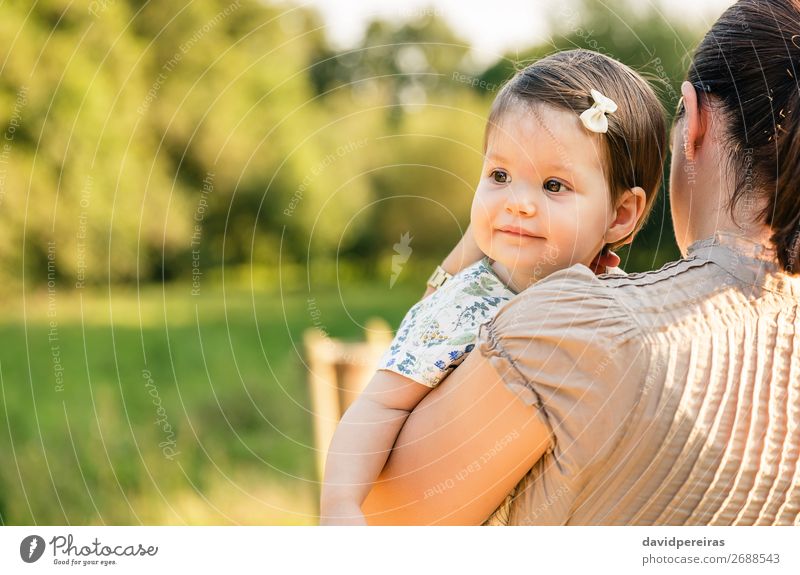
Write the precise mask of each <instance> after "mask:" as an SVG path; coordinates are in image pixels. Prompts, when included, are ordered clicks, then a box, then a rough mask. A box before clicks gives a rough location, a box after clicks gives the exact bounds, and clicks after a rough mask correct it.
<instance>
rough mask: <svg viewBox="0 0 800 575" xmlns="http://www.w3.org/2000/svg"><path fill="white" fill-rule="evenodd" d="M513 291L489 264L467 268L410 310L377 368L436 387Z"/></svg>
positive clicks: (455, 365)
mask: <svg viewBox="0 0 800 575" xmlns="http://www.w3.org/2000/svg"><path fill="white" fill-rule="evenodd" d="M513 295H514V294H513V293H512V292H511V291H509V290H508V289H507V288H505V287H504V286H502V284H500V282H499V280H497V279H496V278H495V277H494V276H492V275H491V274H490V273H489V272H488V270H487V269H486V268H485V267H482V266H480V265H476V266H475V267H474V268H470V269H468V270H466V271H465V273H464V274H463V275H461V274H460V275H459V276H456V278H455V281H453V282H452V283H451V284H449V285H448V284H446V285H445V286H444V287H443V288H441V289H440V290H439V291H437V292H435V293H434V294H433V295H431V296H430V297H427V298H425V299H423V300H422V301H420V302H418V303H417V304H416V305H415V306H413V307H412V308H411V309H410V310H409V311H408V313H407V314H406V316H405V318H404V319H403V321H402V323H401V324H400V327H399V328H398V330H397V335H396V336H395V338H394V340H393V341H392V344H391V346H390V347H389V349H388V350H387V351H386V353H385V354H384V355H383V357H382V358H381V360H380V361H379V363H378V369H385V370H389V371H394V372H395V373H399V374H400V375H403V376H405V377H407V378H409V379H411V380H413V381H416V382H418V383H421V384H423V385H426V386H428V387H436V386H437V385H438V384H439V383H440V382H441V381H442V380H443V379H444V378H445V377H447V376H448V375H449V374H450V373H451V372H452V371H453V370H454V369H455V368H456V367H458V366H459V365H460V364H461V363H462V362H463V361H464V359H465V358H466V356H467V354H469V353H470V352H471V351H472V350H473V349H474V348H475V342H476V341H477V337H478V330H479V328H480V325H481V324H483V323H485V322H487V321H489V320H490V319H491V318H492V317H494V315H495V314H496V313H497V311H498V310H499V309H500V308H501V307H502V306H503V305H504V304H505V303H506V302H507V301H508V300H509V299H511V297H513Z"/></svg>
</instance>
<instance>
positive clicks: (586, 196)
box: [472, 50, 666, 279]
mask: <svg viewBox="0 0 800 575" xmlns="http://www.w3.org/2000/svg"><path fill="white" fill-rule="evenodd" d="M592 90H597V91H598V92H600V93H601V94H603V95H604V96H606V97H608V98H610V99H611V100H613V101H614V102H616V104H617V109H616V110H615V111H614V112H612V113H608V114H606V117H607V120H608V130H607V131H606V132H605V133H597V132H594V131H592V130H590V129H588V128H587V127H586V126H585V125H584V124H582V122H581V121H580V119H579V116H580V114H581V113H583V112H584V111H586V110H587V109H588V108H590V107H591V106H592V104H593V103H594V99H593V97H592ZM665 143H666V126H665V122H664V115H663V111H662V108H661V106H660V104H659V102H658V99H657V98H656V96H655V94H654V92H653V90H652V89H651V88H650V86H649V85H648V84H647V82H646V81H645V80H644V79H642V78H641V77H640V76H639V75H637V74H636V73H635V72H634V71H633V70H631V69H630V68H628V67H627V66H625V65H623V64H621V63H619V62H617V61H616V60H613V59H612V58H609V57H606V56H603V55H602V54H598V53H596V52H590V51H587V50H572V51H567V52H559V53H556V54H553V55H551V56H548V57H547V58H543V59H542V60H539V61H537V62H535V63H534V64H531V65H529V66H527V67H526V68H524V69H522V70H520V71H518V72H517V73H516V74H515V75H514V76H513V77H512V78H511V79H510V80H509V81H508V82H507V83H506V84H505V86H504V87H503V89H502V90H501V91H500V93H499V94H498V96H497V98H496V99H495V101H494V103H493V105H492V109H491V112H490V114H489V120H488V122H487V128H486V135H485V141H484V166H483V173H482V174H481V181H480V184H479V186H478V189H477V192H476V195H475V201H474V202H473V209H472V222H473V230H474V233H475V237H476V240H477V241H478V245H479V246H480V247H481V249H483V250H484V252H486V253H487V254H488V255H489V256H490V257H493V258H494V259H496V260H498V261H501V263H503V264H504V265H513V266H515V267H522V268H526V267H527V268H530V269H531V270H534V269H535V271H536V272H537V273H534V274H532V277H533V279H535V278H536V277H543V276H544V275H547V274H548V273H550V272H552V271H554V270H555V269H559V268H562V267H566V266H568V265H571V264H573V263H584V264H587V263H588V262H589V261H591V260H592V259H593V258H594V257H595V256H596V255H597V254H598V252H599V251H600V250H602V249H603V248H604V247H606V246H611V247H615V246H619V245H622V244H624V243H627V242H628V241H630V239H631V238H632V237H633V234H635V233H636V231H638V230H639V229H640V228H641V226H642V224H643V221H644V219H645V216H646V214H647V213H648V212H649V211H650V209H651V207H652V205H653V201H654V200H655V197H656V194H657V192H658V188H659V185H660V182H661V177H662V171H663V160H664V151H665V150H664V148H665ZM506 226H510V227H512V228H513V227H519V228H522V230H523V231H527V232H530V233H531V234H532V235H533V236H535V237H533V238H530V237H527V238H522V239H521V238H519V237H515V236H514V235H513V233H512V234H511V235H509V234H506V233H503V232H502V231H500V229H501V228H503V227H506ZM512 256H514V257H513V258H512ZM504 258H505V260H509V259H512V261H511V262H508V261H504Z"/></svg>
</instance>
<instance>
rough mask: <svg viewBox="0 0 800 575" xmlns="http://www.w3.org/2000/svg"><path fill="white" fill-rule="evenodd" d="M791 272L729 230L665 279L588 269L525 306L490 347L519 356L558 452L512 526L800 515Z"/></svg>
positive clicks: (495, 327) (765, 520) (541, 470)
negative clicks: (559, 332) (570, 317)
mask: <svg viewBox="0 0 800 575" xmlns="http://www.w3.org/2000/svg"><path fill="white" fill-rule="evenodd" d="M778 267H779V266H778V265H777V263H776V262H775V260H774V253H773V252H770V251H768V250H766V249H765V248H763V247H762V246H761V245H759V244H755V243H750V242H749V241H747V240H744V239H741V238H737V237H734V236H731V235H727V234H716V235H715V236H714V237H713V238H710V239H708V240H705V241H700V242H696V243H695V244H693V245H692V246H691V247H690V250H689V255H688V256H687V258H686V259H683V260H680V261H678V262H675V263H672V264H669V265H667V266H665V267H664V268H662V269H661V270H659V271H657V272H649V273H644V274H634V275H629V276H619V277H615V276H601V277H600V278H595V277H594V276H593V274H591V272H589V270H588V269H586V268H582V267H580V266H576V267H573V268H570V269H569V270H565V271H564V272H560V273H557V274H553V276H551V277H550V278H548V279H547V280H544V281H543V282H541V283H540V284H538V285H537V286H534V287H533V288H531V289H530V290H528V291H527V292H524V293H523V294H521V295H520V296H519V297H518V298H516V300H513V301H512V302H510V303H509V304H508V305H507V307H506V308H504V309H503V310H502V311H501V313H500V314H499V315H498V317H497V318H495V321H494V322H493V323H492V324H491V325H488V326H487V327H486V330H485V332H486V333H485V334H484V341H487V342H488V341H491V340H492V339H495V340H496V341H497V342H498V344H499V345H498V346H497V347H500V348H502V349H503V350H504V352H505V353H506V354H507V357H509V358H513V368H514V370H515V371H516V373H517V374H519V376H520V377H519V380H518V382H517V383H518V384H519V385H518V391H519V393H520V395H521V396H523V397H524V396H525V394H526V393H527V394H529V398H528V400H529V402H530V403H536V404H538V405H539V407H540V410H542V412H543V415H544V417H545V418H546V420H547V422H548V425H549V426H550V428H551V431H552V434H553V437H554V449H553V450H552V451H551V452H549V453H548V454H547V455H546V456H545V457H544V458H542V459H541V460H540V461H539V463H538V464H537V465H536V466H535V467H534V468H533V469H532V470H531V472H530V473H528V475H527V476H526V477H525V479H523V481H522V482H521V483H520V484H519V485H518V486H517V489H516V490H515V493H514V494H513V497H512V502H511V505H510V508H509V509H508V511H509V518H508V520H509V522H510V523H512V524H528V523H533V524H540V525H541V524H565V523H574V524H646V525H654V524H668V525H694V524H702V525H706V524H712V525H732V524H743V525H753V524H782V525H787V524H798V523H800V464H799V462H798V450H799V449H800V337H796V336H795V334H796V333H798V332H800V317H799V316H798V303H800V278H793V277H791V276H788V275H786V274H783V273H780V271H779V270H778ZM547 294H550V295H549V296H548V295H547ZM565 297H566V298H575V297H577V298H578V299H580V300H582V301H583V302H586V305H583V306H581V305H578V306H576V305H570V304H569V302H565V301H559V300H563V299H564V298H565ZM549 298H550V299H552V301H550V302H549V303H550V305H546V306H544V307H542V308H541V309H542V312H541V313H539V314H537V313H533V312H532V310H531V309H530V308H528V305H529V304H531V303H533V304H535V305H537V306H542V304H543V303H547V301H546V300H548V299H549ZM598 302H600V304H599V305H596V304H597V303H598ZM558 308H560V309H561V311H560V312H558V313H555V314H554V313H553V311H552V310H554V309H558ZM565 313H572V314H574V321H572V322H571V323H572V325H571V328H570V329H569V330H566V332H565V333H564V334H563V336H562V337H560V338H558V339H555V338H554V337H553V335H554V334H553V333H551V330H550V326H551V325H552V326H553V327H555V326H561V327H562V328H563V325H564V319H565V318H564V315H563V314H565ZM487 334H488V338H487ZM491 347H492V346H491V344H490V343H485V344H484V345H483V346H482V351H483V352H484V353H485V354H487V355H489V356H491V354H492V351H491V349H490V348H491ZM570 350H573V351H572V352H570ZM602 350H606V351H607V352H608V353H609V355H608V357H607V358H603V357H601V356H602V353H603V351H602ZM593 354H596V357H594V356H593ZM559 363H560V364H562V365H558V364H559ZM567 364H571V365H567ZM554 368H555V369H554ZM559 371H561V373H562V375H563V377H561V378H559V380H558V381H547V380H546V378H543V377H542V374H544V373H558V372H559ZM508 380H509V378H508V377H506V381H508Z"/></svg>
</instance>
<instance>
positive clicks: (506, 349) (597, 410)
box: [477, 265, 648, 464]
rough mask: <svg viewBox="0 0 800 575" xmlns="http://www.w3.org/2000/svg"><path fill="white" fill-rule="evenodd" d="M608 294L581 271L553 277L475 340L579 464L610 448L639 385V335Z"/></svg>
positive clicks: (642, 371)
mask: <svg viewBox="0 0 800 575" xmlns="http://www.w3.org/2000/svg"><path fill="white" fill-rule="evenodd" d="M613 290H614V288H613V287H612V286H611V285H609V284H607V283H604V282H603V280H602V279H600V278H598V277H597V276H595V275H594V274H593V273H592V272H591V270H589V268H587V267H585V266H581V265H576V266H573V267H571V268H568V269H565V270H561V271H558V272H555V273H553V274H551V275H550V276H548V277H547V278H545V279H543V280H541V281H540V282H538V283H537V284H535V285H533V286H531V287H530V288H528V289H527V290H525V291H524V292H522V293H521V294H519V296H517V297H516V298H514V299H513V300H511V301H510V302H509V303H508V304H506V305H505V306H504V307H503V308H502V309H501V310H500V311H499V312H498V314H497V315H496V316H495V317H494V318H493V319H492V320H491V321H489V322H487V323H486V324H485V325H483V326H482V327H481V329H480V333H479V336H478V341H477V348H478V350H479V352H480V353H481V354H482V355H483V356H484V357H485V358H486V359H487V360H488V361H489V362H490V363H491V364H492V366H493V367H494V368H495V370H496V371H497V372H498V374H499V375H500V376H501V377H502V378H503V380H504V383H505V384H506V386H507V387H508V388H509V389H510V390H511V391H512V392H514V393H515V394H516V395H517V396H518V397H519V398H520V400H522V401H523V402H525V403H526V404H528V405H534V406H536V407H537V408H538V409H539V411H540V412H541V414H542V415H543V418H544V420H545V422H546V424H547V425H548V426H549V428H550V432H551V434H552V440H553V444H554V445H555V446H556V451H557V452H558V450H561V452H562V453H564V452H568V453H569V455H570V459H572V460H573V461H575V462H576V463H578V464H581V462H583V463H585V462H587V461H589V460H590V459H592V458H593V457H596V456H598V455H599V454H601V453H603V452H604V451H607V450H608V449H610V448H611V446H612V445H613V441H614V439H615V438H617V437H619V436H620V433H621V432H622V431H623V429H624V426H625V424H626V421H627V417H626V416H627V415H628V414H629V413H630V412H631V410H632V408H633V406H634V405H635V403H636V402H637V401H638V398H639V395H640V388H641V387H642V385H643V382H644V381H645V376H646V370H647V365H648V359H647V358H646V357H645V351H644V350H645V346H644V344H643V342H642V337H641V334H640V329H639V327H638V326H637V324H636V323H635V321H634V320H633V318H632V317H631V315H630V313H629V312H628V310H627V309H625V308H624V307H623V306H622V305H620V303H618V302H617V301H616V298H615V296H614V291H613Z"/></svg>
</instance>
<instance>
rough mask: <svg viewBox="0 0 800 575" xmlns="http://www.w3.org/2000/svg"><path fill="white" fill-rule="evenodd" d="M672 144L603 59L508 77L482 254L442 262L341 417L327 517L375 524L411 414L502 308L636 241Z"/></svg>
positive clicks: (325, 501) (482, 193) (641, 96)
mask: <svg viewBox="0 0 800 575" xmlns="http://www.w3.org/2000/svg"><path fill="white" fill-rule="evenodd" d="M665 138H666V128H665V123H664V118H663V113H662V108H661V105H660V104H659V101H658V99H657V98H656V96H655V94H654V92H653V90H652V89H651V88H650V86H649V85H648V84H647V82H645V81H644V80H643V79H642V78H641V77H640V76H639V75H638V74H636V73H635V72H634V71H633V70H631V69H630V68H628V67H627V66H625V65H623V64H621V63H619V62H617V61H616V60H613V59H611V58H609V57H606V56H604V55H602V54H598V53H596V52H590V51H586V50H573V51H568V52H560V53H557V54H554V55H551V56H549V57H547V58H544V59H542V60H539V61H537V62H535V63H533V64H531V65H529V66H528V67H526V68H524V69H523V70H520V71H518V72H517V73H516V74H515V75H514V77H513V78H511V80H509V81H508V83H506V85H505V86H504V87H503V89H502V90H501V91H500V93H499V94H498V96H497V98H496V99H495V101H494V103H493V104H492V108H491V112H490V114H489V119H488V121H487V125H486V133H485V139H484V155H483V169H482V173H481V178H480V181H479V183H478V187H477V190H476V192H475V196H474V200H473V203H472V213H471V223H470V227H471V229H472V233H473V234H474V239H475V241H476V243H477V245H478V247H479V248H480V249H481V251H482V252H483V253H484V254H485V257H484V258H483V259H481V260H480V261H478V262H477V263H475V264H473V265H471V266H470V267H467V268H465V269H463V270H462V271H460V272H459V273H457V274H456V275H454V276H452V277H449V276H448V274H446V273H445V272H444V271H443V270H441V269H439V270H437V271H438V273H436V274H434V276H433V277H435V278H436V281H434V285H435V286H436V287H437V288H438V289H437V290H436V291H435V292H434V293H433V294H432V295H430V296H429V297H427V298H425V299H423V300H422V301H420V302H419V303H417V304H416V305H415V306H414V307H412V308H411V309H410V310H409V312H408V313H407V315H406V317H405V318H404V319H403V322H402V324H401V325H400V328H399V330H398V333H397V336H396V337H395V339H394V341H393V342H392V345H391V347H390V348H389V350H388V351H387V352H386V354H385V355H384V357H383V358H382V360H381V363H380V365H379V369H378V371H377V372H376V373H375V375H374V377H373V378H372V380H371V381H370V383H369V385H368V386H367V387H366V389H365V390H364V391H363V393H362V394H361V395H360V396H359V398H358V399H357V400H356V401H355V402H354V403H353V405H352V406H351V407H350V409H348V410H347V413H345V415H344V416H343V417H342V421H341V422H340V424H339V427H338V428H337V430H336V434H335V435H334V438H333V441H332V442H331V445H330V450H329V454H328V459H327V463H326V469H325V480H324V484H323V489H322V499H321V513H320V515H321V522H322V524H330V525H344V524H350V525H358V524H361V525H364V524H366V523H367V519H368V518H365V517H364V515H363V513H362V511H361V505H362V503H363V502H364V499H365V498H366V496H367V494H368V493H369V491H370V489H371V487H372V485H373V482H374V481H375V480H376V478H377V477H378V475H379V474H380V472H381V470H382V468H383V466H384V464H385V462H386V459H387V457H388V454H389V452H390V451H391V449H392V446H393V445H394V442H395V439H396V438H397V435H398V433H399V432H400V429H401V428H402V426H403V423H404V422H405V420H406V418H407V417H408V414H409V413H410V412H411V411H412V410H413V409H414V407H415V406H416V405H417V404H418V403H419V402H420V400H421V399H422V398H423V397H424V396H425V395H426V394H427V393H428V392H430V390H431V389H432V388H434V387H435V386H437V385H438V384H439V383H441V381H442V380H443V379H444V378H446V377H447V375H448V374H450V372H452V371H453V370H454V369H455V368H456V367H457V366H458V365H459V364H460V363H461V362H462V361H463V360H464V358H465V356H466V354H468V353H470V351H472V349H473V347H474V342H475V341H476V338H477V334H478V328H479V327H480V325H481V324H483V323H485V322H486V321H488V320H489V319H491V318H492V317H493V316H494V314H495V313H497V311H498V310H499V309H500V308H501V307H502V306H503V304H504V303H505V302H507V301H508V300H509V299H511V298H513V297H514V296H515V295H516V294H518V293H519V292H520V291H522V290H524V289H526V288H527V287H528V286H530V285H532V284H533V283H535V282H536V281H538V280H540V279H542V278H544V277H546V276H547V275H549V274H551V273H552V272H554V271H557V270H561V269H564V268H567V267H569V266H574V265H585V266H593V264H594V263H595V262H597V260H598V257H599V256H600V255H601V254H604V253H606V252H607V250H608V249H610V248H615V247H618V246H621V245H623V244H625V243H628V242H630V241H631V240H632V239H633V236H634V234H635V233H636V232H637V231H638V230H639V229H640V228H641V226H642V225H643V223H644V220H645V218H646V215H647V214H648V213H649V211H650V209H651V207H652V205H653V202H654V200H655V198H656V195H657V192H658V188H659V185H660V182H661V175H662V157H663V153H664V142H665ZM592 269H595V268H594V267H593V268H592ZM620 273H621V272H620ZM542 313H548V310H542ZM432 440H433V438H432Z"/></svg>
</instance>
